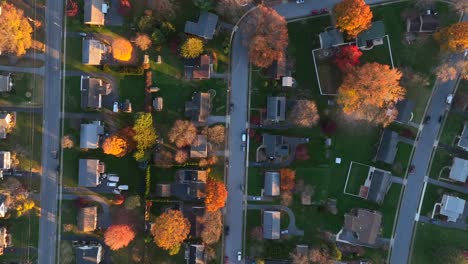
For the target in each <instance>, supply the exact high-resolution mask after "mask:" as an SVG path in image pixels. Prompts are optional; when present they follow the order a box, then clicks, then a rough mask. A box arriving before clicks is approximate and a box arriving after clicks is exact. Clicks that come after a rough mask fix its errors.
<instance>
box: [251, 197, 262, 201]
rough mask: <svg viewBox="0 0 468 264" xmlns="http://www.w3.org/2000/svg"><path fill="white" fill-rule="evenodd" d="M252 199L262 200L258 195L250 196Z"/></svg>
mask: <svg viewBox="0 0 468 264" xmlns="http://www.w3.org/2000/svg"><path fill="white" fill-rule="evenodd" d="M252 199H253V200H254V201H261V200H262V197H260V196H254V197H252Z"/></svg>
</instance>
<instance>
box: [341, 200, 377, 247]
mask: <svg viewBox="0 0 468 264" xmlns="http://www.w3.org/2000/svg"><path fill="white" fill-rule="evenodd" d="M381 224H382V214H381V213H379V212H375V211H371V210H367V209H361V208H359V209H353V210H352V211H351V213H350V214H345V220H344V229H345V230H346V231H350V232H353V233H354V234H355V235H357V240H358V241H359V242H361V243H364V244H369V245H372V244H374V243H375V241H376V240H377V236H378V235H379V233H380V225H381Z"/></svg>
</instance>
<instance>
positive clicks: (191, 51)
mask: <svg viewBox="0 0 468 264" xmlns="http://www.w3.org/2000/svg"><path fill="white" fill-rule="evenodd" d="M202 52H203V42H202V41H201V39H198V38H188V39H187V40H186V41H185V42H184V44H183V45H182V47H180V55H181V56H182V57H184V58H186V59H193V58H196V57H198V56H200V54H202Z"/></svg>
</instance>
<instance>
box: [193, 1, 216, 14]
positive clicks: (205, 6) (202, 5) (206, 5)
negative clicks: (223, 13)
mask: <svg viewBox="0 0 468 264" xmlns="http://www.w3.org/2000/svg"><path fill="white" fill-rule="evenodd" d="M193 4H194V5H195V6H196V7H198V8H199V9H200V10H203V11H210V10H212V9H213V8H214V7H215V4H214V2H213V0H193Z"/></svg>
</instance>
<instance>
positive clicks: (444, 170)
mask: <svg viewBox="0 0 468 264" xmlns="http://www.w3.org/2000/svg"><path fill="white" fill-rule="evenodd" d="M452 160H453V156H452V155H451V154H450V153H449V152H447V151H446V150H445V149H442V148H437V149H436V151H435V152H434V157H433V160H432V165H431V169H430V172H429V177H431V178H434V179H438V178H439V177H442V178H448V176H449V173H450V167H451V166H452Z"/></svg>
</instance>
